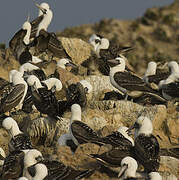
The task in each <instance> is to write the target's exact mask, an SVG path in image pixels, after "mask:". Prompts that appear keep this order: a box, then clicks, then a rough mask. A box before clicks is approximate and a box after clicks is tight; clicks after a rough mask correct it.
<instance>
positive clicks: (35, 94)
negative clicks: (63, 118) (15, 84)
mask: <svg viewBox="0 0 179 180" xmlns="http://www.w3.org/2000/svg"><path fill="white" fill-rule="evenodd" d="M27 83H28V85H29V86H31V90H32V99H33V103H34V105H35V107H36V108H37V110H38V111H39V112H40V113H42V114H48V115H49V116H51V117H54V118H56V117H57V116H59V114H60V107H59V104H58V101H57V99H56V96H55V94H54V93H55V91H53V92H52V91H51V90H48V89H47V87H45V86H42V84H41V82H40V80H39V79H38V78H37V77H36V76H34V75H31V76H29V77H28V79H27ZM54 87H55V86H54ZM52 89H53V88H52Z"/></svg>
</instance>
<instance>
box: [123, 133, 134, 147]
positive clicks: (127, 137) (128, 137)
mask: <svg viewBox="0 0 179 180" xmlns="http://www.w3.org/2000/svg"><path fill="white" fill-rule="evenodd" d="M122 135H123V136H124V137H125V138H126V139H128V140H129V141H130V142H131V143H132V145H133V146H134V140H133V139H132V138H131V137H130V136H128V134H127V133H122Z"/></svg>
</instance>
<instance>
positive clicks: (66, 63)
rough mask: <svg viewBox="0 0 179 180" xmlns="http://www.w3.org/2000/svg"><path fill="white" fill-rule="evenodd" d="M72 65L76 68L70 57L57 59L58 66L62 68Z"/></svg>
mask: <svg viewBox="0 0 179 180" xmlns="http://www.w3.org/2000/svg"><path fill="white" fill-rule="evenodd" d="M68 66H71V67H74V68H76V67H77V66H76V64H74V63H73V62H72V61H71V60H70V59H68V58H62V59H60V60H58V61H57V67H60V68H62V69H66V67H68Z"/></svg>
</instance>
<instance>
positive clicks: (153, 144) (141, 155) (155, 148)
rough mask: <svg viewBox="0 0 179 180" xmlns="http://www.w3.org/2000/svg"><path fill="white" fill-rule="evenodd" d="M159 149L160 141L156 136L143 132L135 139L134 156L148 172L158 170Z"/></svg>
mask: <svg viewBox="0 0 179 180" xmlns="http://www.w3.org/2000/svg"><path fill="white" fill-rule="evenodd" d="M159 151H160V147H159V143H158V141H157V139H156V137H155V136H153V135H150V136H145V135H143V134H141V135H139V136H138V137H137V138H136V139H135V146H134V154H135V155H134V157H135V158H136V159H137V160H138V161H139V162H140V163H141V164H142V165H143V166H144V168H145V170H146V171H147V172H151V171H157V170H158V168H159V162H160V156H159Z"/></svg>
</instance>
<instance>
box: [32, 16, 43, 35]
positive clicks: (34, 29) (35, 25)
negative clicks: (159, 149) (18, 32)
mask: <svg viewBox="0 0 179 180" xmlns="http://www.w3.org/2000/svg"><path fill="white" fill-rule="evenodd" d="M43 17H44V15H41V16H39V17H37V18H36V19H34V20H33V21H31V23H30V24H31V34H30V38H34V37H35V35H36V33H37V29H38V25H39V24H40V22H41V21H42V19H43Z"/></svg>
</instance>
